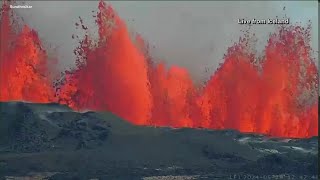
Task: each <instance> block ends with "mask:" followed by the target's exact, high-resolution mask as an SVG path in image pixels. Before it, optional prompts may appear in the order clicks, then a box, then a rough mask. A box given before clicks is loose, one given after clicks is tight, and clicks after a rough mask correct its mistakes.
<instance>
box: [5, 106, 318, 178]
mask: <svg viewBox="0 0 320 180" xmlns="http://www.w3.org/2000/svg"><path fill="white" fill-rule="evenodd" d="M0 118H1V119H0V177H2V176H22V177H31V175H30V173H33V175H32V177H35V176H34V173H35V174H41V175H43V174H45V175H47V174H51V176H50V178H51V179H90V178H98V179H142V178H143V177H150V178H151V177H154V176H159V177H155V179H157V178H158V179H159V178H160V176H171V179H174V177H173V176H179V177H182V176H183V177H184V178H186V177H185V176H187V177H190V178H191V177H192V178H194V179H228V178H229V179H230V174H232V175H235V177H237V178H238V179H239V177H244V176H241V175H243V174H252V175H257V176H256V177H263V175H281V174H289V175H292V176H296V177H298V176H301V175H303V176H307V179H312V178H311V177H317V174H318V137H313V138H308V139H281V138H268V137H265V136H263V135H256V134H243V133H240V132H238V131H235V130H223V131H213V130H205V129H190V128H182V129H172V128H157V127H145V126H134V125H132V124H129V123H128V122H126V121H124V120H122V119H120V118H119V117H117V116H115V115H113V114H111V113H98V112H85V113H79V112H74V111H72V110H71V109H70V108H68V107H66V106H61V105H58V104H30V103H22V102H8V103H0ZM44 172H49V173H44ZM50 172H51V173H50ZM237 175H239V176H237ZM253 177H254V176H253ZM50 178H49V179H50ZM161 178H162V177H161ZM151 179H152V178H151ZM164 179H165V178H164ZM167 179H170V178H167Z"/></svg>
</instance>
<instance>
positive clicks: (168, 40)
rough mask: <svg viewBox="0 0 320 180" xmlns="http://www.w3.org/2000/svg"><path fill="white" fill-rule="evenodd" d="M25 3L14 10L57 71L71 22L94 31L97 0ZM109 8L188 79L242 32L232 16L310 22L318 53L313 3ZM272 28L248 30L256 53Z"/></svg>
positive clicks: (65, 56)
mask: <svg viewBox="0 0 320 180" xmlns="http://www.w3.org/2000/svg"><path fill="white" fill-rule="evenodd" d="M19 2H20V1H18V3H19ZM27 4H28V5H32V6H33V8H32V9H18V10H17V12H18V13H19V14H21V15H22V16H23V17H24V19H25V21H26V22H27V23H28V24H29V25H30V26H31V27H32V28H34V29H36V30H37V31H38V32H39V35H40V37H41V38H42V39H43V40H45V41H46V42H49V43H51V44H53V45H55V46H58V49H57V51H58V55H59V59H61V65H62V67H64V68H68V67H71V66H72V65H73V64H74V57H73V53H72V51H73V49H74V47H75V46H76V43H75V42H74V41H73V40H72V39H71V36H72V34H79V31H77V30H76V29H75V26H74V23H75V22H77V21H78V16H81V17H82V18H83V19H84V20H85V24H88V25H89V26H91V27H92V28H91V29H92V30H93V31H94V27H95V25H94V23H93V22H94V19H93V18H92V12H91V11H92V10H97V4H98V1H91V2H86V1H69V2H68V1H67V2H64V1H50V2H45V1H32V2H27ZM111 4H112V5H113V7H114V8H115V10H116V11H117V12H118V14H119V15H120V17H121V18H122V19H123V20H125V21H126V22H127V25H128V28H129V29H130V30H131V31H135V32H138V33H140V34H141V35H142V36H143V37H144V39H145V40H146V41H148V42H149V43H150V44H151V45H154V46H155V48H154V49H153V50H152V55H153V56H154V57H156V58H158V59H162V60H164V61H166V62H168V64H177V65H180V66H183V67H186V68H188V69H189V70H190V72H191V74H192V76H193V78H194V79H203V78H207V76H208V74H207V73H205V69H206V67H207V68H209V69H210V70H212V71H214V70H215V69H216V68H217V67H218V65H219V63H220V62H221V60H222V58H223V54H224V53H226V49H227V48H228V47H230V46H231V45H232V44H233V42H235V41H237V40H238V39H239V37H240V35H241V34H243V33H242V32H241V30H244V29H246V26H245V25H239V24H238V23H237V21H238V18H248V19H252V18H261V19H267V18H275V16H279V17H283V16H284V15H285V14H286V15H287V16H288V17H289V18H290V21H291V24H294V23H296V22H301V23H302V24H306V22H307V21H308V20H311V21H312V25H313V30H312V46H313V48H314V49H318V44H317V39H318V33H317V32H318V24H317V23H318V3H317V1H289V2H285V1H274V2H270V1H266V2H264V1H257V2H254V1H239V2H238V1H237V2H236V1H234V2H232V1H224V2H223V1H202V2H201V1H113V2H111ZM284 6H285V7H286V8H285V10H283V7H284ZM274 28H275V25H255V26H253V27H252V32H255V33H256V35H257V36H258V40H259V41H258V43H259V44H258V47H257V49H259V50H261V49H263V48H262V47H263V46H264V45H265V43H266V40H267V37H268V34H269V33H271V32H273V30H274Z"/></svg>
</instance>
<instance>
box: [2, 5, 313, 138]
mask: <svg viewBox="0 0 320 180" xmlns="http://www.w3.org/2000/svg"><path fill="white" fill-rule="evenodd" d="M6 11H8V10H6V9H5V8H4V12H6ZM95 17H96V24H97V26H98V34H99V38H98V40H94V39H93V38H91V37H90V36H88V35H86V36H85V38H84V39H83V40H81V41H80V45H79V47H78V48H77V49H76V50H75V54H76V55H77V60H76V62H77V68H76V69H73V70H70V71H67V72H66V73H65V75H64V79H63V81H61V82H60V83H59V84H58V85H57V86H56V91H55V96H56V99H53V93H54V92H53V90H52V86H50V84H51V83H50V81H49V79H50V77H48V76H46V73H48V72H46V71H47V69H46V68H43V67H45V66H46V61H45V60H46V55H45V51H42V50H41V49H39V44H40V42H39V40H38V38H37V36H36V34H35V32H34V31H32V30H30V29H29V28H24V30H23V31H22V32H21V33H19V34H18V35H17V34H14V33H13V32H14V31H13V29H12V28H11V26H10V23H9V16H8V14H6V13H4V14H2V20H1V24H2V29H1V34H4V35H2V36H1V52H2V53H1V96H0V97H1V101H9V100H29V101H36V102H49V101H57V102H59V103H61V104H67V105H68V106H70V107H72V108H74V109H76V110H86V109H91V110H98V111H111V112H113V113H115V114H117V115H119V116H121V117H122V118H124V119H126V120H128V121H130V122H132V123H134V124H138V125H156V126H172V127H194V128H197V127H202V128H210V129H229V128H231V129H238V130H240V131H242V132H256V133H264V134H268V135H271V136H281V137H300V138H302V137H311V136H317V135H318V134H317V132H318V104H317V98H318V74H317V68H316V66H315V63H314V61H313V58H312V57H311V48H310V28H311V27H310V26H308V27H307V28H305V29H304V28H302V27H300V26H283V27H280V28H279V29H278V32H277V33H274V34H272V35H271V36H270V38H269V41H268V44H267V46H266V48H265V51H264V56H262V57H260V56H259V57H258V56H257V55H256V54H255V53H254V52H252V51H251V50H250V48H251V47H250V45H249V43H248V41H249V40H250V37H245V38H240V41H239V42H238V43H237V44H235V45H234V46H232V47H231V48H229V49H228V52H227V53H226V55H225V58H224V60H225V61H224V64H223V65H222V66H221V67H220V68H219V69H218V70H217V71H216V72H215V73H214V74H213V75H212V76H211V78H210V79H209V81H208V82H207V83H206V84H205V85H204V87H196V86H195V85H194V82H193V81H192V80H191V78H190V76H189V73H188V71H187V70H186V69H184V68H181V67H178V66H172V67H169V68H167V67H166V65H165V64H164V63H154V62H153V61H152V60H151V58H150V56H149V54H148V47H147V45H146V44H145V43H144V41H143V39H142V38H141V37H140V36H137V37H136V38H132V37H130V35H129V33H128V30H127V27H126V25H125V23H124V22H123V21H122V20H121V19H120V18H119V17H118V15H117V14H116V13H115V12H114V10H113V9H112V7H110V6H107V5H106V4H105V3H104V2H100V3H99V11H98V13H97V15H96V16H95ZM77 25H78V26H81V27H83V29H85V30H87V27H85V26H84V25H83V23H82V20H81V22H80V23H79V24H77ZM9 41H12V42H14V43H13V44H14V46H13V47H11V46H10V47H9V44H11V43H9ZM3 92H4V93H3ZM35 92H37V93H35ZM39 92H41V93H39Z"/></svg>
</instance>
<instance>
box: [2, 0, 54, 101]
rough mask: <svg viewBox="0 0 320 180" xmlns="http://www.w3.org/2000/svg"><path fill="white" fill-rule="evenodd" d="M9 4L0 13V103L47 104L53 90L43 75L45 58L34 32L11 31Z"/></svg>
mask: <svg viewBox="0 0 320 180" xmlns="http://www.w3.org/2000/svg"><path fill="white" fill-rule="evenodd" d="M10 16H12V14H11V13H10V10H9V5H8V4H7V2H6V1H5V2H4V3H3V7H2V10H1V27H0V28H1V29H0V30H1V32H0V34H1V37H0V41H1V45H0V52H1V54H0V58H1V59H0V73H1V74H0V90H1V93H0V101H12V100H26V101H32V102H50V101H52V100H53V97H54V88H53V87H52V84H51V82H50V79H49V78H48V76H47V72H48V70H47V55H46V52H45V51H44V50H43V49H42V48H41V42H40V40H39V38H38V36H37V33H36V32H35V31H34V30H31V29H30V28H29V27H28V26H24V27H23V28H22V31H21V32H17V31H15V27H14V24H12V23H11V20H10Z"/></svg>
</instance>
